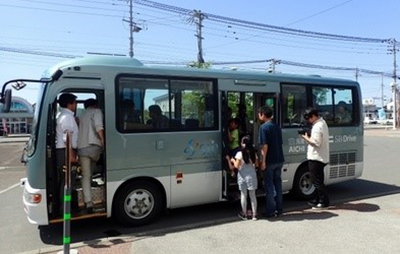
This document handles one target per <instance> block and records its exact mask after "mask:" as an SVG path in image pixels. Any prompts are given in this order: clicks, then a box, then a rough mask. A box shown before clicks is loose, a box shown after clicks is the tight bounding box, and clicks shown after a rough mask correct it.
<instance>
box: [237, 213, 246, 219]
mask: <svg viewBox="0 0 400 254" xmlns="http://www.w3.org/2000/svg"><path fill="white" fill-rule="evenodd" d="M238 217H239V218H241V219H242V220H247V215H246V214H244V213H242V212H240V213H238Z"/></svg>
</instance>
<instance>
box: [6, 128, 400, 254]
mask: <svg viewBox="0 0 400 254" xmlns="http://www.w3.org/2000/svg"><path fill="white" fill-rule="evenodd" d="M365 135H366V136H382V137H400V131H398V130H396V131H393V130H391V129H384V128H380V129H368V130H366V131H365ZM11 138H14V139H15V140H14V142H11V143H9V144H7V146H10V148H11V147H13V151H15V152H18V151H20V149H21V147H23V142H25V141H26V137H4V138H0V142H1V143H4V142H7V141H9V140H10V139H11ZM15 142H17V144H16V143H15ZM16 150H18V151H16ZM3 155H4V154H3ZM0 156H1V155H0ZM10 163H11V164H10V165H12V162H10ZM2 166H3V164H2ZM3 167H7V166H6V165H5V166H3ZM397 193H398V192H397ZM399 198H400V194H392V195H386V196H381V197H374V198H369V199H363V200H357V201H350V202H344V203H338V204H336V206H332V207H331V208H330V209H328V210H322V211H315V210H312V209H305V210H296V211H292V212H288V213H286V214H285V216H284V217H282V218H280V219H277V220H274V221H269V220H262V219H261V220H258V221H255V222H254V221H240V220H239V219H236V218H233V219H232V218H228V219H222V220H223V221H218V220H215V221H213V222H210V223H209V224H207V225H205V224H204V223H197V224H196V223H194V224H193V225H190V226H188V225H185V226H183V227H174V228H168V229H165V230H163V229H158V230H154V231H147V232H146V233H143V234H141V235H138V234H134V235H133V234H131V235H130V234H124V236H123V237H108V238H103V239H97V240H94V241H88V242H80V243H77V244H73V245H72V246H71V248H75V249H77V250H78V251H79V253H81V254H82V253H83V254H85V253H249V252H254V253H259V252H268V253H289V252H294V251H296V253H310V252H318V253H321V252H323V253H378V252H379V253H400V242H399V241H398V235H399V234H400V223H399V221H400V203H399V202H398V200H399ZM282 236H283V237H282ZM61 249H62V247H61V246H54V247H51V248H46V249H41V250H35V251H32V252H29V253H57V252H58V251H60V250H61Z"/></svg>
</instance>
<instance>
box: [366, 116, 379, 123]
mask: <svg viewBox="0 0 400 254" xmlns="http://www.w3.org/2000/svg"><path fill="white" fill-rule="evenodd" d="M377 123H378V120H376V119H371V118H369V117H365V118H364V124H377Z"/></svg>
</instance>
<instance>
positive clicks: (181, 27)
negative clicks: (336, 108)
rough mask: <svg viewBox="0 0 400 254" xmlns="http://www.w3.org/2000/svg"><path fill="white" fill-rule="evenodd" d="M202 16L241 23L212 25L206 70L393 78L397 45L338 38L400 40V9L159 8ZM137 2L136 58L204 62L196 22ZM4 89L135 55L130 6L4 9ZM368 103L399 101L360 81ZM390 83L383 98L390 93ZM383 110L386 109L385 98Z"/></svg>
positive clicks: (372, 5) (301, 3)
mask: <svg viewBox="0 0 400 254" xmlns="http://www.w3.org/2000/svg"><path fill="white" fill-rule="evenodd" d="M154 2H158V3H163V4H167V5H171V6H174V7H179V8H184V9H187V10H201V11H202V12H203V13H205V14H210V16H212V17H215V15H218V16H222V17H223V20H225V21H226V18H233V19H237V20H239V23H241V24H244V23H243V22H247V23H246V24H247V25H245V26H242V25H238V24H227V23H226V22H220V21H216V20H215V19H213V18H205V19H204V21H203V38H204V40H203V52H204V59H205V61H206V62H211V63H215V62H232V61H233V62H237V61H253V60H266V59H277V60H283V61H286V62H297V63H302V64H313V65H323V66H331V67H345V68H360V69H367V70H371V71H378V72H385V73H393V68H394V67H393V54H388V53H389V52H388V49H389V48H390V47H389V46H390V45H389V44H388V43H387V42H373V43H371V42H349V41H344V40H337V39H332V38H337V36H338V35H339V36H351V37H362V38H376V39H382V40H385V39H390V38H394V39H397V40H398V41H400V30H399V29H397V24H398V21H397V17H398V13H399V11H400V1H396V0H384V1H376V0H326V1H320V0H280V1H272V0H252V1H244V0H241V1H240V0H230V1H226V0H225V1H224V0H218V1H217V0H202V1H199V0H197V1H194V0H170V1H162V0H154ZM145 3H147V1H138V0H135V1H134V4H133V13H134V21H135V22H136V24H137V26H139V27H140V28H142V29H141V30H140V32H137V33H134V57H135V58H137V59H138V60H140V61H142V62H144V63H145V64H154V63H156V62H158V63H164V64H166V63H168V64H174V65H177V64H184V63H189V62H192V61H195V60H196V59H197V50H198V49H197V38H196V37H195V36H194V35H195V33H196V26H195V25H194V24H193V23H190V22H188V18H189V17H190V16H189V15H185V14H177V13H174V12H171V11H165V10H161V9H158V8H154V6H153V7H152V6H146V5H145ZM0 13H1V15H0V26H1V33H0V59H1V60H0V83H2V84H3V83H4V82H6V81H7V80H10V79H17V78H29V79H39V78H40V77H41V75H42V73H43V72H44V70H46V69H47V68H49V67H51V66H52V65H54V64H56V63H58V62H61V61H64V60H68V58H70V57H82V56H87V55H88V53H90V52H92V53H93V52H95V53H103V54H123V55H126V57H128V56H129V26H128V24H127V23H126V22H124V21H123V20H124V19H128V18H129V5H128V4H127V1H124V0H69V1H66V0H8V1H1V3H0ZM248 22H255V23H258V24H261V25H271V26H278V27H281V28H291V29H296V31H297V30H303V31H309V32H318V33H326V34H332V35H334V36H331V37H330V39H321V38H315V37H313V36H311V35H310V36H299V35H298V34H284V33H277V32H273V31H268V30H265V29H264V30H262V29H259V28H258V27H259V26H257V28H255V27H254V26H253V27H250V25H249V23H248ZM269 66H270V64H269V63H265V62H264V63H257V64H238V63H237V64H230V65H228V64H225V65H213V68H231V67H236V68H239V69H256V70H259V71H265V70H267V69H268V68H269ZM276 71H277V72H284V73H296V74H306V75H309V74H316V75H321V76H328V77H337V78H346V79H351V80H355V79H356V72H355V71H343V70H341V71H338V70H323V69H315V68H304V67H298V66H293V65H288V64H278V65H276ZM357 79H358V81H359V83H360V85H361V88H362V94H363V98H372V97H377V98H380V97H381V94H382V91H383V93H384V95H385V96H386V98H387V99H390V98H391V97H392V95H391V87H390V83H391V82H392V79H391V78H390V77H384V78H382V76H381V75H378V74H369V73H363V72H360V73H359V75H358V77H357ZM382 84H383V90H382ZM36 91H37V89H36V88H35V87H34V86H32V87H26V88H25V89H23V90H21V91H18V92H15V91H13V95H16V96H21V97H23V98H25V99H27V100H28V101H30V102H31V103H34V102H35V99H36V94H35V93H36ZM375 102H376V104H377V105H378V106H380V105H381V104H382V102H381V100H380V99H377V100H376V101H375Z"/></svg>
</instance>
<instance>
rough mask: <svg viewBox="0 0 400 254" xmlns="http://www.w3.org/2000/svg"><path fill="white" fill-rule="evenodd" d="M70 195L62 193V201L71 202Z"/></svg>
mask: <svg viewBox="0 0 400 254" xmlns="http://www.w3.org/2000/svg"><path fill="white" fill-rule="evenodd" d="M71 200H72V196H71V195H64V201H65V202H71Z"/></svg>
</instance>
